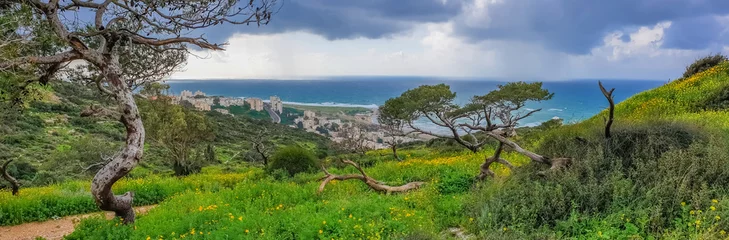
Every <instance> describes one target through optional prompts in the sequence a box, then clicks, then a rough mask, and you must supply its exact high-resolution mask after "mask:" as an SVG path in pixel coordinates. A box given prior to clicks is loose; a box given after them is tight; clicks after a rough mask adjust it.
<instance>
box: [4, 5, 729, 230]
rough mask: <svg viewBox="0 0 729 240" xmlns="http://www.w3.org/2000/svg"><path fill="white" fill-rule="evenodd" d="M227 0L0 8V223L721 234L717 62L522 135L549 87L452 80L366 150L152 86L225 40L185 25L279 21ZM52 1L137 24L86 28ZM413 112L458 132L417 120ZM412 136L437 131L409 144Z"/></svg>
mask: <svg viewBox="0 0 729 240" xmlns="http://www.w3.org/2000/svg"><path fill="white" fill-rule="evenodd" d="M235 2H236V1H228V2H225V1H223V2H216V1H202V2H196V3H190V2H189V1H180V2H175V1H169V2H166V3H167V4H164V5H160V6H157V5H155V4H152V3H151V2H139V3H135V4H133V5H131V6H130V5H122V3H118V2H116V1H106V3H102V4H96V3H93V2H82V1H71V2H64V3H61V4H55V5H54V4H45V3H36V4H29V2H26V1H13V2H12V3H11V4H5V5H0V7H2V8H3V10H4V11H6V12H3V13H4V14H3V15H0V18H5V19H3V20H5V21H7V22H9V23H8V24H2V25H0V28H2V30H3V31H0V34H2V37H3V38H2V39H11V40H13V39H20V40H28V42H29V44H28V46H25V45H22V44H18V43H19V42H21V41H19V40H18V41H17V42H16V41H9V42H7V44H2V45H0V50H1V51H0V58H1V59H0V60H2V61H0V70H2V71H0V78H1V79H2V80H3V81H0V83H1V84H0V90H1V91H0V99H2V101H0V111H2V112H0V113H1V114H0V120H2V122H0V159H1V160H3V161H1V162H0V163H2V169H0V172H2V174H3V178H4V179H7V180H8V181H4V182H3V183H2V185H0V186H2V187H3V189H6V188H7V189H8V190H7V191H6V190H3V191H0V225H15V224H21V223H25V222H30V221H40V220H46V219H50V218H55V217H60V216H67V215H72V214H79V213H89V212H95V211H98V210H99V209H101V210H106V211H113V212H115V214H116V215H117V218H115V219H114V220H111V221H108V220H106V219H105V218H103V217H101V216H99V217H96V218H91V219H86V220H83V221H82V222H81V223H80V224H78V226H77V229H76V231H75V232H73V233H72V234H70V235H69V236H66V238H67V239H152V238H155V239H170V238H171V239H178V238H198V239H229V238H244V239H358V238H362V239H365V238H366V239H382V238H384V239H448V238H456V236H454V234H453V233H454V232H459V233H465V234H467V235H470V236H472V237H475V238H479V239H602V238H607V239H719V238H727V235H726V231H728V230H729V198H727V196H728V195H729V187H728V186H729V174H727V173H729V164H726V160H727V159H729V152H728V151H727V149H729V110H728V109H727V108H726V107H727V105H728V104H729V98H728V97H727V96H728V95H729V94H728V93H729V62H728V61H726V57H724V56H721V55H715V56H709V57H706V58H702V59H699V60H697V61H696V62H695V63H694V64H692V65H690V66H689V67H687V71H686V73H685V74H684V76H683V78H681V79H679V80H676V81H673V82H671V83H668V84H666V85H665V86H662V87H659V88H656V89H653V90H649V91H645V92H643V93H640V94H637V95H635V96H633V97H631V98H629V99H627V100H626V101H623V102H621V103H618V104H615V103H614V102H613V99H612V96H613V95H612V94H613V92H614V91H620V89H611V90H610V91H608V90H607V89H606V88H605V86H603V85H602V84H601V83H598V84H596V85H595V87H596V88H598V87H599V88H600V89H601V91H602V93H603V94H604V96H605V98H606V99H607V101H608V102H609V103H608V104H609V108H608V109H606V110H605V111H603V112H601V113H599V114H597V115H596V116H594V117H592V118H590V119H587V120H585V121H583V122H580V123H577V124H573V125H562V123H561V121H559V120H553V121H548V122H545V123H543V124H542V125H540V126H538V127H532V128H518V124H519V121H521V120H523V119H526V118H528V117H530V116H531V115H532V114H533V113H535V112H537V111H539V109H535V110H530V109H527V108H525V105H526V104H527V103H528V102H539V101H547V100H550V99H551V98H552V96H553V94H552V93H551V92H550V91H549V90H547V89H544V88H543V85H542V84H541V83H539V82H531V83H527V82H512V83H507V84H504V85H500V86H498V88H497V89H495V90H494V91H491V92H484V93H483V94H481V95H477V96H473V98H472V99H471V100H470V101H469V102H468V103H467V104H465V105H456V104H454V99H455V96H456V93H454V92H452V91H451V90H450V87H449V86H447V85H445V84H439V85H426V86H420V87H418V88H415V89H411V90H408V91H406V92H404V93H403V94H402V95H400V96H398V97H395V98H392V99H390V100H388V101H387V102H386V103H385V104H384V105H383V106H382V107H381V108H380V112H381V116H380V120H381V121H382V122H383V124H384V127H386V128H388V132H389V133H388V136H389V137H391V138H392V139H393V141H392V142H390V143H389V144H390V145H391V146H392V148H391V149H383V150H371V149H369V146H367V145H366V144H365V142H364V141H363V139H364V138H363V134H364V133H363V131H361V128H360V129H357V130H355V129H352V128H346V127H344V126H342V127H341V128H340V127H338V126H330V127H331V129H327V128H322V129H321V130H319V129H318V130H319V131H320V132H325V131H326V132H328V131H329V130H334V129H337V128H340V130H341V131H339V132H340V134H339V135H338V137H342V138H344V139H343V140H342V141H340V142H339V143H338V144H332V143H331V142H329V140H328V139H327V138H324V137H322V136H319V135H316V134H311V133H307V132H305V131H302V130H298V129H294V128H289V127H286V126H285V125H279V124H274V123H271V122H270V121H269V119H268V118H267V117H266V118H263V117H261V118H260V119H256V118H257V117H256V116H250V115H251V114H250V109H246V107H240V109H238V108H229V109H230V110H231V112H233V113H234V114H235V113H240V114H236V115H240V116H231V115H226V114H222V113H219V112H216V111H210V112H205V113H203V112H199V111H196V110H194V109H191V108H189V107H186V106H185V104H184V103H180V104H179V105H178V104H173V102H172V99H170V98H168V97H166V96H164V95H163V94H162V93H163V92H164V91H165V90H166V89H167V87H166V86H165V85H162V84H156V83H155V82H156V81H159V80H160V79H162V78H163V77H164V76H167V75H168V74H169V73H170V72H172V71H174V70H175V69H176V68H177V67H179V66H180V65H181V64H183V63H184V61H185V56H186V55H185V50H186V47H188V46H190V45H193V46H197V47H200V48H203V49H211V50H219V49H220V46H218V45H215V44H211V43H209V42H207V40H205V39H204V38H182V37H181V36H182V35H184V33H188V32H189V31H188V30H192V29H198V28H206V27H209V26H212V25H217V24H220V23H224V22H227V23H235V24H242V23H249V22H253V23H256V24H260V23H264V24H265V23H267V22H268V20H270V17H271V11H270V10H269V9H270V8H271V6H272V5H268V3H269V2H268V1H251V2H249V3H244V5H235V4H234V3H235ZM150 4H151V5H150ZM190 4H192V5H190ZM256 4H262V5H260V6H259V5H256ZM236 7H241V11H235V10H234V9H236ZM254 7H255V8H254ZM107 8H110V10H109V9H107ZM158 8H159V9H162V10H159V9H158ZM61 9H64V10H67V11H80V9H83V10H84V11H89V12H96V13H98V16H101V19H102V20H103V19H105V18H103V16H104V14H106V13H108V12H113V13H115V14H120V15H130V16H131V15H133V16H135V18H134V19H128V21H115V20H111V21H109V22H108V23H106V24H104V21H88V22H89V23H90V24H89V25H88V26H83V27H78V26H76V24H75V22H74V21H73V20H76V19H73V20H66V19H65V18H64V20H61V19H60V18H59V13H58V12H59V11H60V10H61ZM221 9H222V10H221ZM243 9H247V10H250V11H248V12H246V11H242V10H243ZM253 9H255V10H253ZM107 10H109V11H107ZM152 10H153V11H152ZM160 12H164V13H166V14H162V13H160ZM172 13H177V14H172ZM241 13H245V14H241ZM9 16H10V17H12V19H18V20H15V21H9V20H7V19H10V18H9ZM69 16H71V15H69ZM235 16H244V17H245V16H250V18H247V19H248V20H243V21H242V22H235V21H234V20H231V19H233V17H235ZM253 16H255V17H253ZM76 18H78V17H76ZM244 19H245V18H244ZM254 19H255V20H254ZM91 22H93V23H91ZM19 27H25V28H28V29H31V31H32V32H34V35H33V36H34V38H32V39H23V37H24V36H21V35H20V34H19V33H18V31H16V29H18V28H19ZM51 30H55V31H51ZM145 33H153V35H155V36H159V37H162V36H166V35H169V36H172V38H170V39H167V40H165V39H156V38H147V37H141V34H145ZM28 56H33V57H28ZM74 60H84V61H86V64H81V66H79V67H78V68H74V69H66V70H68V72H65V73H66V74H67V76H69V78H70V79H71V80H69V81H51V80H53V78H54V76H55V75H56V74H57V73H59V71H61V69H62V67H61V66H62V65H63V64H66V63H68V62H70V61H74ZM29 77H32V78H30V79H32V80H30V81H28V80H23V79H27V78H29ZM136 87H144V88H143V89H140V90H139V91H136V90H137V89H136ZM608 87H609V86H608ZM91 89H94V90H91ZM99 93H101V94H99ZM295 108H297V109H295V110H291V109H288V108H287V110H286V111H285V113H286V114H284V115H285V117H284V119H288V120H285V121H290V119H291V118H292V117H293V116H295V115H296V114H298V113H300V111H301V110H310V111H316V112H324V111H329V112H326V113H327V114H342V113H343V114H354V113H359V112H361V111H365V110H366V109H365V110H363V109H362V108H340V109H335V110H331V108H327V109H326V110H324V109H323V108H321V107H308V106H295ZM366 111H369V110H366ZM262 114H265V113H262ZM423 118H425V119H427V120H429V121H430V122H431V123H433V124H435V125H437V126H439V127H441V128H443V129H444V130H447V131H448V132H449V133H450V134H440V133H436V132H432V131H428V130H426V129H423V128H419V126H417V125H415V124H414V122H415V121H416V120H419V119H423ZM362 127H369V126H362ZM343 129H348V130H343ZM405 129H411V130H413V131H415V132H418V133H421V134H426V135H430V136H434V137H436V139H433V140H430V141H428V142H425V143H422V142H416V143H408V144H404V143H402V142H399V141H397V137H400V136H403V135H404V132H405ZM145 138H146V139H148V140H149V141H146V142H145V141H144V140H145ZM383 142H385V140H384V139H383ZM332 145H333V146H335V147H337V148H338V150H340V151H339V152H335V151H331V150H329V148H328V146H332ZM120 149H121V150H120ZM528 149H529V150H528ZM532 150H533V151H532ZM142 152H145V153H146V154H145V155H144V156H143V155H142ZM537 152H539V153H540V154H537ZM271 153H273V154H272V155H271ZM355 153H356V154H355ZM11 162H12V164H10V163H11ZM261 163H262V164H261ZM493 163H500V164H493ZM137 165H139V166H137ZM261 165H263V166H261ZM264 169H265V171H264ZM320 169H321V171H320ZM476 169H478V171H477V170H476ZM347 180H355V181H347ZM18 186H23V188H22V189H20V190H19V191H18ZM114 192H126V193H125V194H123V195H114V194H113V193H114ZM149 204H159V206H158V207H156V208H155V209H153V210H151V211H150V212H149V213H148V214H147V215H144V216H140V217H139V218H136V216H135V215H134V212H133V211H132V207H133V206H140V205H149ZM180 216H185V217H184V218H180Z"/></svg>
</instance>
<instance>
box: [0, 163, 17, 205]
mask: <svg viewBox="0 0 729 240" xmlns="http://www.w3.org/2000/svg"><path fill="white" fill-rule="evenodd" d="M12 161H13V160H12V159H11V160H8V161H7V162H5V164H3V166H2V168H0V171H2V174H3V178H4V179H5V180H6V181H8V182H10V186H11V188H12V191H13V196H17V195H18V191H20V183H19V182H18V180H17V179H15V178H14V177H13V176H10V173H8V165H10V162H12Z"/></svg>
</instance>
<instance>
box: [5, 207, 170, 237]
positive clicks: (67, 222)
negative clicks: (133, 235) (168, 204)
mask: <svg viewBox="0 0 729 240" xmlns="http://www.w3.org/2000/svg"><path fill="white" fill-rule="evenodd" d="M156 206H157V205H149V206H142V207H135V208H134V211H135V212H137V214H138V215H140V214H145V213H147V211H149V209H152V208H154V207H156ZM96 214H98V212H97V213H89V214H81V215H74V216H67V217H63V218H60V219H58V220H48V221H45V222H31V223H24V224H20V225H15V226H3V227H0V240H26V239H29V240H32V239H35V238H36V237H39V236H40V237H44V238H46V239H49V240H51V239H62V238H63V236H65V235H67V234H69V233H71V232H73V229H74V226H75V225H76V223H78V222H79V220H81V219H84V218H87V217H90V216H95V215H96ZM106 218H107V219H112V218H114V213H113V212H107V213H106Z"/></svg>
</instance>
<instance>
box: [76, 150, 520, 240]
mask: <svg viewBox="0 0 729 240" xmlns="http://www.w3.org/2000/svg"><path fill="white" fill-rule="evenodd" d="M411 151H412V152H413V153H415V154H416V155H419V154H421V153H422V152H423V151H426V150H422V149H418V150H404V151H403V155H404V158H406V160H404V161H402V162H396V161H391V160H382V161H379V162H378V163H377V164H375V165H374V166H373V167H370V168H365V171H366V172H367V173H368V174H369V175H370V176H371V177H373V178H376V179H378V180H380V181H384V182H387V183H388V184H390V185H400V184H404V183H407V182H410V181H426V182H427V184H426V185H425V187H424V188H422V189H419V190H416V191H412V192H409V193H404V194H390V195H386V194H382V193H377V192H374V191H372V190H370V189H369V188H368V187H367V186H366V185H364V184H363V183H362V182H360V181H357V180H351V181H335V182H332V183H330V184H329V185H327V186H326V188H325V190H324V192H323V193H322V194H316V189H317V188H318V186H319V184H320V181H319V178H320V177H321V176H323V174H322V173H307V174H299V175H296V176H295V177H293V178H288V179H283V180H280V181H277V180H273V178H271V177H265V178H261V179H247V180H245V181H242V182H240V183H239V184H238V185H236V187H234V188H232V189H225V190H221V191H217V192H209V191H204V190H200V191H187V192H185V193H184V194H179V195H175V196H174V197H172V198H170V199H168V200H166V201H164V202H162V203H161V204H160V206H159V207H157V208H155V209H153V210H151V211H150V212H149V213H148V214H147V215H145V216H140V217H139V218H138V220H137V222H136V224H135V225H133V226H117V224H118V222H115V221H106V220H103V219H101V218H97V219H92V220H87V221H84V222H83V223H82V225H80V226H79V227H78V230H77V231H76V232H74V234H73V235H71V236H70V237H69V239H89V238H108V239H145V238H146V237H147V236H149V237H151V238H155V239H159V238H160V237H162V238H165V239H170V238H182V237H186V238H195V239H227V238H243V239H332V238H334V239H358V238H363V239H392V238H403V237H406V236H411V235H424V236H433V237H436V238H440V237H438V236H440V233H441V232H442V231H443V230H445V229H447V228H448V227H458V226H461V225H464V224H469V223H470V222H472V221H473V219H470V218H469V217H467V214H465V212H464V207H463V206H464V204H465V201H466V200H467V199H469V190H470V189H471V185H472V184H471V183H472V180H473V177H474V176H475V175H476V171H477V166H478V165H479V164H480V163H481V162H482V161H483V158H484V157H485V155H486V154H489V153H490V151H484V152H482V153H479V154H472V153H468V152H461V153H456V154H438V153H434V152H430V154H428V155H427V157H416V156H413V154H411ZM377 156H378V155H376V154H372V155H370V156H366V157H365V158H371V157H377ZM504 157H509V158H510V159H514V160H515V163H516V164H523V163H524V162H526V159H525V158H523V157H521V156H518V155H516V154H513V153H508V154H506V156H504ZM494 170H495V171H496V172H497V173H499V174H501V175H507V174H508V170H507V169H505V168H503V167H495V169H494ZM330 171H331V172H334V173H354V172H355V171H356V170H354V169H353V168H344V169H335V168H331V169H330ZM454 183H457V184H454ZM458 183H461V184H458ZM463 183H466V184H463ZM182 215H184V216H185V218H179V216H182ZM193 229H194V230H193ZM246 230H248V232H246ZM192 232H195V233H194V234H191V233H192ZM109 237H112V238H109Z"/></svg>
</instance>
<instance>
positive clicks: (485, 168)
mask: <svg viewBox="0 0 729 240" xmlns="http://www.w3.org/2000/svg"><path fill="white" fill-rule="evenodd" d="M503 149H504V143H502V142H499V146H498V147H497V148H496V152H494V155H493V156H491V157H487V158H486V159H485V160H484V162H483V164H481V166H480V170H481V172H480V173H479V174H478V176H477V177H476V178H477V179H478V180H479V181H483V180H485V179H486V178H487V177H494V176H495V175H496V174H494V172H493V171H491V164H492V163H495V162H498V163H501V164H504V165H505V166H506V167H508V168H509V169H511V168H513V167H514V166H513V165H511V163H510V162H509V161H506V160H504V159H502V158H501V151H502V150H503Z"/></svg>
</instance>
